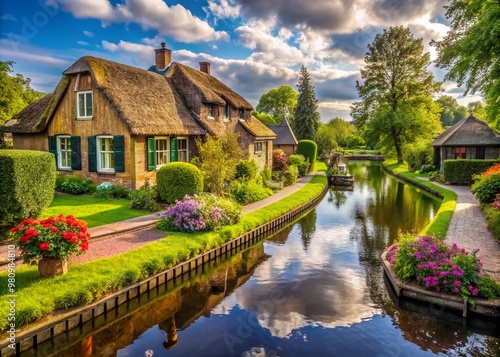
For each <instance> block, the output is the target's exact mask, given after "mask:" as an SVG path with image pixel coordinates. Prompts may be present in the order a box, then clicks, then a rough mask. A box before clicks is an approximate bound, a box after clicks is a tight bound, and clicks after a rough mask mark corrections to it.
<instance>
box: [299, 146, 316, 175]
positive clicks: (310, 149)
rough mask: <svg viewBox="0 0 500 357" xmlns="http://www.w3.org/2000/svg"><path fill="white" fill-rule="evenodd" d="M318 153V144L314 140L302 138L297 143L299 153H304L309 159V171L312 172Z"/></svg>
mask: <svg viewBox="0 0 500 357" xmlns="http://www.w3.org/2000/svg"><path fill="white" fill-rule="evenodd" d="M317 153H318V145H316V143H315V142H314V141H312V140H300V141H299V143H298V145H297V154H298V155H303V156H304V157H305V158H306V159H308V160H309V163H310V164H311V166H310V167H309V170H308V171H307V172H311V170H312V169H313V166H314V163H315V162H316V155H317Z"/></svg>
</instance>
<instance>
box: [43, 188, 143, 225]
mask: <svg viewBox="0 0 500 357" xmlns="http://www.w3.org/2000/svg"><path fill="white" fill-rule="evenodd" d="M61 213H62V214H63V215H65V216H67V215H68V214H71V215H73V216H75V217H76V218H78V219H83V220H84V221H86V222H87V224H88V226H89V228H90V227H96V226H102V225H104V224H108V223H114V222H118V221H123V220H125V219H129V218H135V217H139V216H144V215H146V214H150V213H151V212H148V211H139V210H135V209H132V208H130V201H128V200H125V199H119V200H118V199H109V200H102V199H97V198H94V197H92V196H90V195H79V196H76V195H75V196H73V195H59V194H56V197H54V200H53V201H52V203H51V204H50V206H49V208H47V209H46V210H45V211H44V212H43V214H42V218H46V217H49V216H57V215H59V214H61Z"/></svg>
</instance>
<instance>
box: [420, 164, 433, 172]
mask: <svg viewBox="0 0 500 357" xmlns="http://www.w3.org/2000/svg"><path fill="white" fill-rule="evenodd" d="M435 171H436V166H434V165H422V167H421V168H420V172H423V173H426V172H435Z"/></svg>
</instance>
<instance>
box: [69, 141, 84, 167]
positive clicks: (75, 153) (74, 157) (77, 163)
mask: <svg viewBox="0 0 500 357" xmlns="http://www.w3.org/2000/svg"><path fill="white" fill-rule="evenodd" d="M69 141H70V145H71V168H72V169H73V170H81V169H82V152H81V150H80V137H79V136H72V137H71V138H70V139H69Z"/></svg>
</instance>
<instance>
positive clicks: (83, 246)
mask: <svg viewBox="0 0 500 357" xmlns="http://www.w3.org/2000/svg"><path fill="white" fill-rule="evenodd" d="M80 249H81V251H82V252H84V251H86V250H87V249H89V241H87V240H84V241H83V242H81V243H80Z"/></svg>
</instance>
